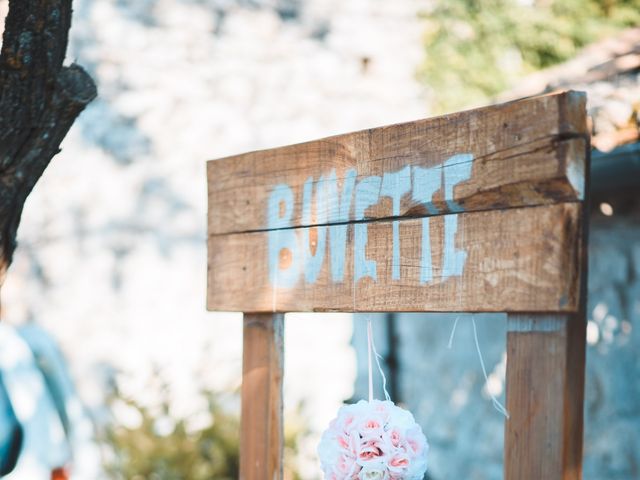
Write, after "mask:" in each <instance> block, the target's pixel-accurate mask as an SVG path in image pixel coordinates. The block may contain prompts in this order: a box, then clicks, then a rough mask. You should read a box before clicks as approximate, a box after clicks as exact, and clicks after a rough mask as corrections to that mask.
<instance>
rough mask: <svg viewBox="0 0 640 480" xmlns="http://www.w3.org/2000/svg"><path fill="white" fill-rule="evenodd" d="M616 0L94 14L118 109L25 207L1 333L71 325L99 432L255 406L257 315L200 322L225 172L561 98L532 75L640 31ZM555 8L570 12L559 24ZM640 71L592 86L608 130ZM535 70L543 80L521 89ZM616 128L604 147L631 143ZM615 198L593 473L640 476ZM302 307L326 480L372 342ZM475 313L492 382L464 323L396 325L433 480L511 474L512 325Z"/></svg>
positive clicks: (298, 404)
mask: <svg viewBox="0 0 640 480" xmlns="http://www.w3.org/2000/svg"><path fill="white" fill-rule="evenodd" d="M599 3H602V2H595V1H589V2H584V3H580V2H573V1H571V2H548V1H545V2H534V1H520V0H518V1H515V0H514V1H512V2H504V4H502V3H500V2H498V3H497V4H496V3H495V2H487V1H482V2H467V1H463V0H455V1H450V2H446V1H435V0H434V1H417V0H393V1H390V0H307V1H302V0H135V1H126V0H76V1H75V2H74V5H75V16H74V25H73V28H72V39H71V45H70V52H69V55H68V58H71V59H77V60H78V62H79V63H80V64H82V65H84V66H86V67H88V69H89V70H90V72H91V74H92V76H93V78H94V79H95V80H96V82H97V84H98V87H99V92H100V96H99V98H98V99H97V100H96V101H95V102H94V103H93V104H92V105H90V107H89V109H88V110H87V111H86V112H85V113H84V114H83V115H82V116H81V118H80V119H79V121H78V122H76V124H75V125H74V127H73V130H72V131H71V133H70V135H69V136H68V138H67V139H66V141H65V143H64V144H63V151H62V153H61V154H60V155H58V157H56V158H55V160H54V161H53V162H52V164H51V166H50V168H48V169H47V171H46V172H45V174H44V176H43V178H42V180H41V182H39V183H38V185H37V187H36V189H35V190H34V192H33V194H32V195H31V197H30V198H29V199H28V201H27V205H26V208H25V213H24V217H23V221H22V224H21V228H20V232H19V239H18V241H19V248H18V250H17V252H16V256H15V261H14V264H13V266H12V267H11V270H10V273H9V276H8V279H7V282H6V284H5V288H4V289H3V299H2V300H3V320H4V321H6V322H9V323H13V324H20V323H25V322H37V323H38V324H40V325H43V326H45V327H46V328H47V329H48V330H49V331H50V332H52V334H53V335H54V336H55V337H56V338H57V339H58V341H59V342H60V344H61V346H62V348H63V350H64V352H65V354H66V356H67V358H68V361H69V364H70V367H71V369H72V372H73V374H74V376H75V378H76V382H77V385H78V387H79V389H80V392H81V395H82V398H83V399H84V401H85V402H86V403H87V405H89V406H90V408H91V411H92V412H93V414H94V416H95V418H96V419H97V422H98V423H99V424H113V425H116V426H119V427H122V428H125V429H126V428H129V429H136V428H140V426H141V424H142V421H143V417H142V416H141V414H140V408H138V407H144V408H145V409H147V410H148V411H150V412H151V415H152V417H153V418H154V419H155V423H154V425H155V427H154V429H155V430H154V432H155V434H157V435H158V436H159V437H163V436H164V437H167V436H170V435H171V434H172V432H174V431H175V425H176V422H178V421H180V420H184V421H185V422H186V425H187V427H188V428H191V429H194V430H197V429H199V428H203V425H204V426H206V425H209V424H211V422H212V421H215V419H213V418H212V414H211V409H210V408H209V405H208V400H209V397H208V394H209V393H210V392H216V394H219V396H220V397H221V398H223V402H224V403H225V405H226V406H227V407H228V408H229V409H230V410H231V411H232V412H237V406H238V405H237V398H236V397H235V395H234V392H236V391H237V388H238V384H239V378H240V368H241V320H240V317H239V316H238V315H236V314H222V313H221V314H213V313H206V312H205V308H204V305H205V274H206V251H205V238H206V232H205V218H206V184H205V165H204V162H205V160H207V159H212V158H218V157H223V156H226V155H230V154H234V153H240V152H244V151H248V150H253V149H259V148H266V147H273V146H278V145H283V144H288V143H293V142H300V141H304V140H309V139H313V138H318V137H322V136H326V135H331V134H335V133H341V132H346V131H351V130H355V129H361V128H367V127H373V126H379V125H383V124H388V123H394V122H400V121H408V120H413V119H416V118H420V117H424V116H427V115H429V114H432V113H439V112H443V111H447V110H449V111H450V110H453V109H459V108H463V107H466V106H471V105H477V104H482V103H487V102H488V101H490V98H491V97H492V96H494V95H497V94H498V93H499V92H505V91H506V92H507V93H506V94H504V95H505V97H503V98H513V97H514V96H518V95H528V94H535V93H539V92H541V91H544V90H545V89H547V88H556V87H562V86H563V85H564V84H563V83H562V82H561V81H559V80H558V79H559V78H560V79H561V78H562V75H559V76H558V75H556V77H553V78H555V80H554V81H551V80H549V79H542V80H540V79H538V80H536V79H535V78H534V79H532V77H528V76H527V74H529V73H531V72H533V71H534V70H537V69H539V68H543V67H548V66H549V65H551V64H554V63H558V62H561V61H563V60H567V59H569V58H572V57H573V56H575V55H576V54H577V52H578V51H579V48H580V47H581V46H583V45H586V44H587V43H590V42H591V41H593V40H597V39H598V38H601V37H603V36H607V35H614V34H616V32H617V31H618V30H619V29H621V28H623V27H625V26H628V25H629V24H633V22H634V21H636V20H637V16H634V14H633V12H634V11H635V10H637V8H636V7H637V6H638V5H637V2H633V1H629V2H624V1H623V2H614V3H620V4H622V7H620V8H619V9H614V10H612V12H613V13H611V14H610V15H609V14H608V16H607V17H606V18H607V21H606V22H604V21H602V22H600V23H598V22H594V21H592V20H591V18H592V17H597V16H598V15H596V14H597V13H598V12H600V10H597V11H596V10H593V8H595V7H594V5H596V4H598V5H599ZM604 3H607V2H604ZM609 3H610V2H609ZM537 4H540V5H537ZM542 4H544V9H543V8H542ZM551 4H554V5H555V4H563V5H564V7H566V11H565V12H564V13H563V12H559V13H558V11H555V13H554V12H551V13H549V12H550V10H549V8H550V7H549V5H551ZM496 5H497V6H496ZM576 5H577V6H576ZM580 5H583V8H581V7H580ZM0 6H1V7H2V8H4V9H5V10H6V1H2V2H0ZM536 6H539V7H540V8H539V9H538V10H535V12H537V13H536V15H530V13H531V10H526V9H531V8H533V7H536ZM564 7H563V8H564ZM572 8H573V10H572ZM522 9H525V10H522ZM545 9H546V10H545ZM583 10H584V12H586V13H585V14H584V15H585V17H584V18H583V17H582V16H580V15H577V14H576V12H583ZM523 12H524V14H523ZM527 12H528V13H527ZM594 12H596V13H594ZM603 12H604V10H603ZM600 16H601V17H603V18H604V13H602V15H600ZM583 20H584V21H583ZM518 22H521V23H522V25H521V27H522V28H520V27H518V25H520V23H518ZM526 22H529V23H526ZM504 25H509V26H510V28H509V29H507V28H503V26H504ZM532 25H533V26H532ZM544 25H547V26H549V28H550V29H551V31H552V34H548V32H547V31H545V30H544V29H543V26H544ZM514 26H515V27H518V28H515V27H514ZM512 27H513V28H512ZM505 32H506V33H505ZM594 32H597V34H596V33H594ZM543 33H544V35H542V34H543ZM507 34H508V35H512V36H511V37H508V36H505V38H502V37H501V36H500V35H507ZM545 35H546V36H545ZM558 38H561V40H562V41H559V40H558ZM567 39H570V40H571V41H569V40H567ZM498 40H499V41H498ZM632 43H633V42H632ZM425 45H429V46H430V47H429V48H425ZM625 45H627V46H628V45H629V44H628V43H627V44H625ZM633 48H635V47H633ZM633 48H631V50H629V49H627V50H626V54H634V52H636V53H638V52H637V51H635V50H633ZM614 50H615V48H614ZM623 50H624V49H623ZM531 51H535V52H537V53H536V55H532V54H530V53H527V52H531ZM615 51H616V52H617V50H615ZM523 52H524V53H523ZM540 52H542V53H540ZM619 57H624V55H622V54H618V53H615V54H612V53H609V54H608V56H607V54H605V55H604V57H602V56H597V55H596V60H594V61H593V62H591V63H589V62H587V64H588V65H587V66H586V67H584V68H583V70H580V69H579V68H578V70H580V72H582V73H581V74H583V75H587V74H589V72H590V70H589V68H591V67H594V65H595V66H596V67H597V66H598V65H601V64H603V62H605V63H606V61H609V60H612V59H613V60H616V59H618V58H619ZM601 58H604V60H600V59H601ZM626 61H627V63H626V64H625V65H626V67H624V68H622V67H620V68H618V70H615V69H614V71H613V73H612V74H611V75H610V76H608V77H607V76H605V78H601V79H600V80H601V83H597V82H596V83H594V82H593V81H590V80H589V79H588V78H587V79H586V80H585V78H577V79H576V78H573V80H575V81H574V82H573V83H572V85H578V86H579V85H583V84H584V85H596V86H597V88H595V89H592V90H591V91H590V94H591V95H592V96H594V97H598V95H600V97H602V98H605V99H607V98H608V99H609V100H607V102H604V101H603V102H602V103H601V104H600V103H596V104H595V107H594V104H593V103H592V104H590V105H591V106H590V108H592V110H591V111H592V113H594V115H595V117H597V116H598V115H600V116H601V117H602V118H603V119H604V120H602V123H600V124H598V127H597V129H595V130H597V132H596V133H600V132H601V133H608V134H610V133H612V132H621V131H624V132H628V131H629V128H631V130H630V131H631V132H633V131H634V130H633V125H634V124H633V123H632V122H633V121H636V120H637V108H638V106H637V105H638V98H639V96H638V95H637V92H638V90H637V84H638V70H637V69H638V65H636V66H635V67H634V66H633V65H634V64H633V62H631V63H629V59H628V58H627V60H626ZM622 63H623V64H624V62H622ZM629 65H631V66H630V67H629ZM583 66H584V65H583ZM594 68H595V67H594ZM597 70H598V69H597V68H596V71H597ZM621 72H622V73H621ZM623 74H624V75H626V76H628V78H627V77H625V76H624V75H623ZM577 76H578V77H579V75H577ZM574 77H576V75H574ZM525 78H526V79H527V80H528V81H529V82H531V85H532V86H528V87H527V88H528V90H527V89H525V90H511V89H513V88H516V87H523V86H524V85H525V82H524V80H523V79H525ZM536 78H537V77H536ZM582 80H584V81H582ZM587 80H589V81H587ZM536 82H537V83H536ZM634 82H635V83H634ZM526 85H530V84H529V83H526ZM634 85H635V87H634ZM620 86H623V87H624V88H622V89H620V88H618V87H620ZM633 88H635V90H634V89H633ZM625 89H626V90H625ZM621 92H622V93H621ZM634 95H635V96H634ZM600 97H598V98H600ZM614 100H615V101H614ZM618 100H620V101H618ZM606 105H608V106H606ZM602 112H605V113H606V112H610V113H607V114H606V115H605V114H603V113H602ZM634 118H635V119H636V120H634ZM607 122H609V123H607ZM630 122H631V123H630ZM595 130H594V131H595ZM635 134H636V137H635V139H636V140H637V123H636V124H635ZM620 135H622V136H624V135H623V134H620ZM601 138H604V139H605V140H606V139H610V138H611V135H609V136H606V135H605V136H604V137H601ZM615 138H616V139H614V140H613V143H610V144H609V145H610V148H609V147H606V148H609V150H611V149H613V151H615V148H617V147H619V146H620V145H622V143H627V141H621V140H619V139H617V137H615ZM624 138H631V139H632V140H631V141H632V142H633V138H634V137H633V135H631V137H624ZM603 148H605V147H603ZM632 155H633V154H632ZM635 155H636V156H635V157H632V158H635V159H636V161H637V153H636V154H635ZM625 158H627V157H625ZM627 164H628V165H630V164H631V162H628V163H627ZM627 176H628V175H627ZM622 177H624V175H622ZM615 185H616V184H615V183H614V186H613V187H610V188H608V189H605V190H606V191H603V193H602V195H603V196H602V198H600V199H599V200H598V202H597V203H596V206H597V210H596V211H595V212H594V229H593V230H594V232H593V235H592V245H591V251H592V259H593V262H592V267H591V275H590V282H591V284H590V289H591V292H592V298H591V301H590V306H589V315H590V326H589V332H590V333H589V335H590V337H589V338H590V340H589V342H590V347H589V350H588V375H589V376H588V380H587V405H586V414H587V443H586V452H585V453H586V461H585V466H586V478H594V479H600V478H608V479H609V478H611V479H614V478H615V479H632V478H637V476H638V472H639V468H640V467H639V465H640V457H639V456H638V452H639V451H640V445H639V443H640V440H639V437H640V434H639V433H638V432H640V402H639V401H638V398H640V392H639V389H640V375H639V374H638V371H639V369H640V365H639V357H638V353H637V352H638V342H639V341H640V339H639V338H638V335H639V334H638V331H639V328H640V327H638V322H639V321H640V320H639V319H638V315H640V306H639V305H638V301H637V298H638V292H639V289H640V287H639V286H638V278H639V277H638V275H640V239H639V236H640V228H639V223H638V220H637V209H636V207H635V206H634V204H633V202H632V201H630V200H629V195H626V196H623V197H620V196H619V195H617V194H618V193H619V192H618V190H620V189H619V188H617V187H616V186H615ZM607 192H608V193H607ZM612 193H616V195H615V198H609V197H610V196H612ZM631 197H633V195H631ZM620 198H622V199H620ZM601 204H606V205H607V206H604V207H602V209H601V208H600V205H601ZM610 209H611V210H610ZM603 212H604V213H603ZM300 317H301V316H300V315H297V316H290V317H289V318H288V320H287V324H286V366H285V368H286V372H287V374H286V377H285V378H286V383H285V395H286V399H285V400H286V408H287V411H288V415H289V416H288V417H287V418H288V421H289V425H294V426H297V427H299V431H300V432H302V433H301V434H300V436H299V437H297V438H298V440H299V441H298V442H297V444H298V447H299V448H298V452H297V453H296V454H295V455H294V454H293V453H292V454H291V455H290V457H291V458H293V463H294V464H295V468H294V470H297V471H298V472H299V475H300V478H305V479H313V478H319V468H318V465H317V461H316V459H315V455H314V451H315V444H316V441H317V439H318V434H319V432H320V431H321V430H322V429H323V428H324V427H325V425H326V424H327V423H328V421H329V420H330V419H331V418H332V416H333V415H334V414H335V411H336V410H337V408H338V406H339V405H340V403H341V402H342V401H343V400H346V399H349V398H352V399H357V398H360V397H361V396H362V394H363V390H362V387H361V386H362V377H361V374H362V368H363V366H364V365H365V363H364V362H363V361H362V360H363V359H364V357H363V356H362V355H361V354H362V352H363V346H364V337H363V335H362V332H363V330H362V323H361V322H362V319H358V320H357V321H356V322H355V335H352V334H353V333H354V327H352V322H351V318H350V316H347V315H342V316H340V315H314V316H306V318H304V319H303V318H300ZM477 320H478V325H479V335H480V343H481V347H482V349H483V354H484V356H485V361H486V363H487V368H488V370H489V371H490V382H488V383H486V384H485V382H484V378H483V377H482V376H481V373H480V370H479V363H478V360H477V354H476V353H475V350H474V349H473V343H472V342H473V339H472V337H471V336H470V334H471V331H470V325H469V322H468V319H466V318H463V319H461V321H460V325H459V327H458V332H457V333H456V338H455V340H454V343H453V347H452V349H451V350H449V349H447V342H448V338H449V334H450V328H451V326H452V321H453V318H452V317H447V318H432V319H427V320H424V319H417V318H414V317H409V316H406V317H405V316H400V317H397V318H395V319H391V320H389V319H384V318H380V319H379V320H378V321H376V327H375V328H376V335H378V336H379V339H378V345H379V346H380V348H381V350H383V352H384V354H385V356H386V358H387V360H388V361H389V363H390V365H391V367H392V369H393V370H394V373H392V374H391V375H390V377H392V382H394V385H395V386H394V389H395V393H396V396H397V399H398V400H399V401H401V402H403V403H404V404H406V405H407V406H409V407H410V408H411V409H412V410H413V411H414V412H415V413H416V415H417V417H418V419H419V421H420V422H421V423H422V425H423V428H424V429H425V432H426V434H427V436H428V437H429V439H430V442H431V444H432V454H431V455H432V456H431V459H432V460H431V468H430V475H431V477H432V478H433V479H455V478H469V479H498V478H501V474H502V472H501V452H502V428H503V427H502V425H503V423H502V422H503V419H502V417H501V416H500V415H499V414H498V413H497V412H496V411H494V410H493V409H492V407H491V404H490V402H489V401H487V391H492V392H493V393H495V394H496V395H501V394H502V390H503V383H502V382H503V380H504V365H505V363H504V362H505V358H504V339H505V322H504V319H503V318H502V317H497V318H496V317H484V316H482V317H480V316H478V318H477ZM356 354H357V356H358V361H357V362H356ZM358 372H360V373H358ZM354 385H355V387H354ZM354 388H355V390H354ZM132 402H133V404H134V405H135V406H136V408H133V407H132ZM156 424H157V425H156ZM291 475H293V473H292V474H291ZM117 478H122V477H117ZM143 478H144V477H143ZM149 478H151V477H149ZM153 478H156V477H153ZM159 478H165V477H159ZM166 478H169V477H166Z"/></svg>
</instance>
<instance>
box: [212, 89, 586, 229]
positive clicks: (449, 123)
mask: <svg viewBox="0 0 640 480" xmlns="http://www.w3.org/2000/svg"><path fill="white" fill-rule="evenodd" d="M586 135H587V126H586V111H585V96H584V94H582V93H578V92H566V93H562V94H556V95H551V96H543V97H536V98H532V99H526V100H521V101H518V102H512V103H507V104H503V105H496V106H491V107H485V108H480V109H476V110H470V111H465V112H460V113H455V114H451V115H446V116H442V117H437V118H431V119H426V120H419V121H415V122H410V123H404V124H398V125H391V126H387V127H382V128H375V129H370V130H365V131H360V132H355V133H350V134H346V135H339V136H335V137H330V138H325V139H322V140H317V141H313V142H308V143H303V144H299V145H291V146H287V147H281V148H276V149H270V150H263V151H258V152H251V153H246V154H242V155H237V156H233V157H228V158H224V159H221V160H214V161H210V162H208V165H207V171H208V184H209V234H214V235H217V234H225V233H238V232H247V231H258V230H265V229H269V221H268V216H267V203H268V200H269V196H270V194H271V192H272V191H273V188H274V187H275V186H276V185H281V184H282V185H287V186H289V187H290V188H291V190H292V192H293V201H294V205H293V216H292V218H291V225H290V226H292V227H296V226H311V225H317V224H321V223H323V222H326V223H333V222H335V219H332V218H329V219H319V218H318V212H316V211H313V212H311V215H308V216H307V217H305V215H304V213H303V208H302V203H303V190H304V184H305V182H307V180H308V179H311V181H312V182H313V184H312V185H313V188H314V189H315V188H317V186H318V185H319V183H322V182H321V177H322V176H325V179H326V178H327V175H329V174H330V173H331V172H332V171H335V174H336V180H337V184H338V192H340V191H342V189H343V187H344V185H345V176H346V175H347V174H346V172H347V171H349V170H354V171H355V172H356V174H357V177H356V181H357V182H359V181H361V180H362V179H364V178H367V177H370V176H383V175H385V174H390V173H394V172H399V171H401V170H402V169H404V168H405V167H407V166H409V167H410V169H414V170H415V169H416V168H422V169H429V168H434V169H436V170H438V169H440V170H442V172H441V173H442V174H444V175H443V178H444V177H446V176H447V172H448V171H449V172H451V173H452V175H455V172H454V171H453V169H454V168H455V166H447V165H444V162H445V161H446V160H447V159H450V158H451V157H452V156H455V155H461V154H470V155H471V156H472V157H473V159H472V160H470V163H471V165H470V171H471V174H470V178H468V179H465V180H464V181H461V182H460V183H459V184H457V185H455V186H454V188H453V189H452V192H451V194H450V197H449V198H446V192H445V190H446V188H445V187H444V186H443V185H440V186H439V188H437V189H436V191H435V192H433V197H432V198H431V202H430V203H429V205H426V204H425V202H424V201H422V200H420V201H418V200H416V199H415V197H414V196H413V195H412V194H411V193H410V192H406V193H405V194H404V195H403V196H402V198H401V202H400V205H399V210H397V211H395V212H394V211H393V208H392V199H391V198H390V197H388V196H387V197H385V196H384V195H383V194H382V193H384V192H381V195H380V200H379V202H377V203H376V204H375V205H372V206H370V207H369V208H368V209H367V210H366V212H365V218H368V219H382V218H389V217H398V216H401V217H416V216H425V215H430V214H433V213H436V212H437V213H439V214H442V213H447V212H453V211H477V210H489V209H495V208H506V207H520V206H532V205H541V204H550V203H558V202H564V201H575V200H580V199H582V196H583V191H584V188H583V179H584V161H585V152H586V143H585V142H586V140H585V138H586ZM432 173H433V172H431V173H430V175H431V174H432ZM436 173H438V172H436ZM418 181H419V180H417V179H416V178H415V176H412V179H411V182H412V186H413V188H415V187H416V183H417V182H418ZM338 198H339V197H338V196H337V195H333V196H330V197H329V202H333V203H331V204H330V205H329V206H328V208H329V209H332V208H334V207H335V206H336V205H335V203H336V202H338V201H339V200H338ZM447 200H449V201H447ZM354 210H355V209H354V208H353V207H352V208H350V209H349V212H348V215H349V216H348V218H346V219H344V218H343V219H340V220H341V221H349V220H353V219H354V218H355V211H354Z"/></svg>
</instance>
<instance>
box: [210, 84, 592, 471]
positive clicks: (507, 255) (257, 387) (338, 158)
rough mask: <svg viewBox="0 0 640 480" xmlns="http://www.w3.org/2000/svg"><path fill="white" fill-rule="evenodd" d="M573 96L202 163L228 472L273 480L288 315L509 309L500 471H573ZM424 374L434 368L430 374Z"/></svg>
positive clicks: (580, 128) (577, 464) (579, 340)
mask: <svg viewBox="0 0 640 480" xmlns="http://www.w3.org/2000/svg"><path fill="white" fill-rule="evenodd" d="M585 112H586V108H585V96H584V95H583V94H580V93H576V92H566V93H562V94H557V95H549V96H545V97H538V98H532V99H528V100H521V101H518V102H514V103H510V104H505V105H497V106H492V107H487V108H482V109H478V110H471V111H468V112H461V113H456V114H453V115H447V116H444V117H439V118H434V119H430V120H420V121H417V122H411V123H407V124H402V125H393V126H390V127H383V128H376V129H372V130H366V131H362V132H356V133H351V134H347V135H341V136H337V137H332V138H327V139H324V140H317V141H314V142H309V143H304V144H301V145H293V146H289V147H283V148H277V149H272V150H264V151H260V152H253V153H247V154H244V155H238V156H235V157H230V158H226V159H222V160H216V161H211V162H209V163H208V182H209V237H208V246H209V256H208V267H209V271H208V293H207V303H208V307H209V308H210V309H212V310H237V311H242V312H245V315H244V343H243V345H244V346H243V348H244V357H243V382H242V422H241V454H240V479H241V480H273V479H278V480H281V479H282V451H283V429H282V404H283V402H282V375H283V367H282V360H283V352H284V350H283V315H281V314H279V313H274V312H288V311H316V310H337V311H381V312H388V311H419V312H427V311H458V312H469V311H470V312H477V311H496V312H507V313H509V314H508V315H507V326H508V335H507V350H508V361H507V385H506V387H507V408H508V410H509V413H510V416H509V419H508V421H507V422H506V423H505V440H506V441H505V462H504V477H505V479H506V480H539V479H558V480H560V479H562V480H580V479H581V476H582V473H581V472H582V467H581V464H582V463H581V462H582V416H583V396H584V360H585V335H586V316H585V305H586V298H585V293H584V290H585V287H586V280H585V276H586V244H585V239H586V235H585V228H586V222H585V207H584V205H583V203H584V202H583V201H584V198H585V190H586V189H587V188H586V185H585V183H586V172H587V171H588V165H587V161H588V157H587V152H588V149H589V138H588V132H587V126H586V113H585ZM430 380H431V381H433V379H430Z"/></svg>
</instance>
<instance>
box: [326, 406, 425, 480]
mask: <svg viewBox="0 0 640 480" xmlns="http://www.w3.org/2000/svg"><path fill="white" fill-rule="evenodd" d="M428 450H429V445H428V444H427V439H426V438H425V436H424V434H423V433H422V429H421V428H420V425H418V424H417V423H416V421H415V420H414V418H413V415H412V414H411V412H408V411H407V410H404V409H402V408H400V407H398V406H396V405H394V404H393V402H390V401H380V400H373V401H371V402H367V401H365V400H360V401H359V402H358V403H356V404H354V405H345V406H343V407H342V408H340V410H338V416H337V418H335V419H334V420H332V421H331V423H330V424H329V428H328V429H327V430H326V431H325V432H324V433H323V434H322V439H321V440H320V445H319V446H318V455H319V457H320V463H321V465H322V471H323V472H324V478H325V479H326V480H422V478H423V477H424V474H425V472H426V470H427V452H428Z"/></svg>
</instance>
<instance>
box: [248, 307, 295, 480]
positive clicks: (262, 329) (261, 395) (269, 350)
mask: <svg viewBox="0 0 640 480" xmlns="http://www.w3.org/2000/svg"><path fill="white" fill-rule="evenodd" d="M283 331H284V316H283V315H282V314H271V313H268V314H245V316H244V332H243V349H244V350H243V358H242V417H241V426H240V429H241V432H240V445H241V447H240V479H241V480H279V479H282V452H283V428H282V376H283V360H284V349H283V345H284V341H283Z"/></svg>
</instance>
